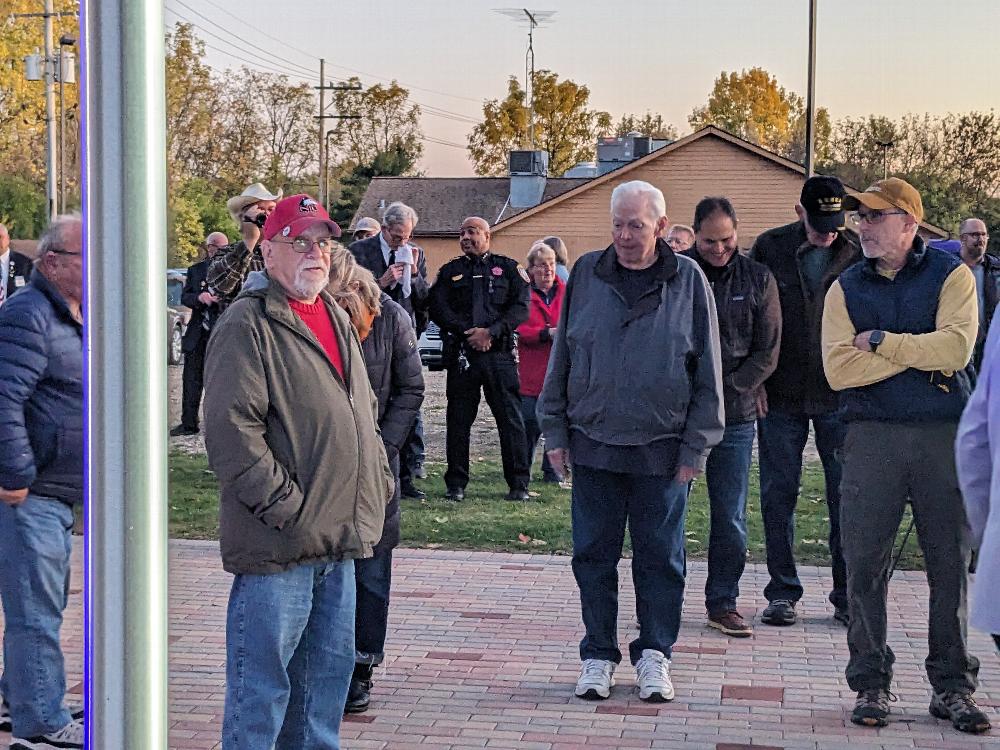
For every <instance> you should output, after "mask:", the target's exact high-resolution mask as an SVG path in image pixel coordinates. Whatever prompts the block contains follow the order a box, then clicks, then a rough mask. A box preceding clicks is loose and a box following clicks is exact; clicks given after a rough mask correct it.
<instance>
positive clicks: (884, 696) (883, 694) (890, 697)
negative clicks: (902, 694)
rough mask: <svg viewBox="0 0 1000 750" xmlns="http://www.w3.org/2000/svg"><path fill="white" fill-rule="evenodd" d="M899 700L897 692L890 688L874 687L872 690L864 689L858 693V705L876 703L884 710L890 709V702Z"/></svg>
mask: <svg viewBox="0 0 1000 750" xmlns="http://www.w3.org/2000/svg"><path fill="white" fill-rule="evenodd" d="M898 700H899V698H898V697H897V696H896V694H895V693H892V692H889V691H888V690H879V689H878V688H872V689H870V690H862V691H861V692H860V693H859V694H858V700H857V702H856V705H858V706H861V705H863V704H865V703H874V704H875V705H876V706H878V707H879V708H880V709H882V710H883V711H888V710H889V703H895V702H896V701H898Z"/></svg>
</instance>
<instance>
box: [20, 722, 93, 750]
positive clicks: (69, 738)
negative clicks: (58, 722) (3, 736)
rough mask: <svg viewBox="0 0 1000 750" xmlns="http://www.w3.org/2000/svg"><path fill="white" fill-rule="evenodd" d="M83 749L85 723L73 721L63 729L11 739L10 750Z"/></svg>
mask: <svg viewBox="0 0 1000 750" xmlns="http://www.w3.org/2000/svg"><path fill="white" fill-rule="evenodd" d="M67 748H81V749H82V748H83V722H82V721H79V720H74V721H71V722H70V723H69V724H67V725H66V726H64V727H63V728H62V729H58V730H56V731H55V732H49V733H48V734H39V735H36V736H34V737H11V738H10V750H66V749H67Z"/></svg>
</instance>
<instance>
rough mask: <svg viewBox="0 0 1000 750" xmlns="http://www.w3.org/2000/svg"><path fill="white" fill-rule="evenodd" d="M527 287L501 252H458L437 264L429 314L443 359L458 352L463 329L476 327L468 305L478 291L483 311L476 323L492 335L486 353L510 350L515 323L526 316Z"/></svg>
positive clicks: (513, 263) (518, 269)
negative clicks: (440, 342)
mask: <svg viewBox="0 0 1000 750" xmlns="http://www.w3.org/2000/svg"><path fill="white" fill-rule="evenodd" d="M530 290H531V286H530V285H529V284H528V274H527V272H526V271H525V270H524V269H523V268H521V266H520V265H518V263H517V261H516V260H514V259H512V258H508V257H506V256H504V255H494V254H493V253H486V254H485V255H484V256H482V257H481V258H475V257H473V256H471V255H460V256H458V257H457V258H452V259H451V260H449V261H448V262H447V263H445V264H444V265H443V266H441V270H440V271H438V277H437V281H435V282H434V286H432V287H431V294H430V313H431V320H433V321H434V322H435V323H437V324H438V326H440V327H441V338H442V339H443V341H444V356H445V361H446V362H447V361H449V359H450V358H453V357H455V356H457V354H458V350H459V348H460V347H461V345H462V344H463V343H464V342H465V331H467V330H469V329H470V328H473V327H474V326H475V320H474V312H473V307H474V304H475V300H476V299H477V297H478V295H480V294H484V295H485V311H486V319H485V320H483V321H480V324H481V326H482V327H483V328H488V329H489V331H490V334H492V336H493V347H492V348H491V349H490V351H491V352H493V353H509V352H511V351H512V350H513V349H514V346H515V331H516V330H517V327H518V326H519V325H521V323H523V322H524V321H526V320H527V319H528V301H529V294H530Z"/></svg>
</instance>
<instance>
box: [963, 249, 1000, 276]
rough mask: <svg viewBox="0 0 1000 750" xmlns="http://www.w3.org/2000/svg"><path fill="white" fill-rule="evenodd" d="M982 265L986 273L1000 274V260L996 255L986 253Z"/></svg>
mask: <svg viewBox="0 0 1000 750" xmlns="http://www.w3.org/2000/svg"><path fill="white" fill-rule="evenodd" d="M959 257H961V256H959ZM982 263H983V270H984V271H985V272H986V273H1000V258H997V257H996V256H995V255H990V254H989V253H986V255H984V256H983V261H982Z"/></svg>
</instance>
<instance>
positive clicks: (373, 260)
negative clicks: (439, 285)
mask: <svg viewBox="0 0 1000 750" xmlns="http://www.w3.org/2000/svg"><path fill="white" fill-rule="evenodd" d="M380 238H381V235H379V234H375V235H373V236H371V237H368V238H367V239H364V240H358V241H357V242H352V243H351V244H350V246H349V247H348V248H347V249H348V250H350V251H351V255H353V256H354V259H355V260H356V261H357V262H358V265H359V266H362V267H363V268H367V269H368V270H369V271H371V272H372V275H373V276H374V277H375V280H376V281H378V280H379V278H380V277H381V276H382V274H384V273H385V272H386V271H387V270H388V269H389V266H387V265H386V262H385V257H384V256H383V255H382V240H381V239H380ZM382 291H383V292H385V294H387V295H389V298H390V299H391V300H392V301H393V302H395V303H397V304H398V305H399V306H400V307H402V308H403V309H404V310H406V312H407V314H408V315H409V316H410V322H412V323H413V325H414V326H415V327H416V328H417V331H418V332H420V331H423V330H424V329H425V328H426V327H427V295H428V294H429V293H430V284H428V283H427V257H426V255H425V254H424V252H423V250H421V251H420V261H419V262H418V263H417V275H416V276H414V277H413V279H412V280H411V282H410V296H409V297H404V296H403V286H402V284H397V285H396V286H395V287H394V288H392V289H383V290H382Z"/></svg>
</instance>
